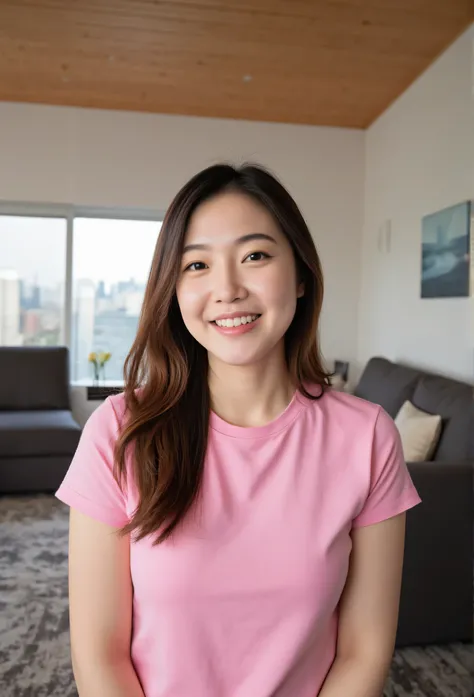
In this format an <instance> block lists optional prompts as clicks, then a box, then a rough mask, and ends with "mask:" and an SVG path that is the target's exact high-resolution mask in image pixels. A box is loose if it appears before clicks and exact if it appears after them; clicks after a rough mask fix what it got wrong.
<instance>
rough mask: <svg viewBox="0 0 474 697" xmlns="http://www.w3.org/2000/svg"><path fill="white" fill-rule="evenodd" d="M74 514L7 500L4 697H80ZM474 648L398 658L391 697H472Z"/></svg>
mask: <svg viewBox="0 0 474 697" xmlns="http://www.w3.org/2000/svg"><path fill="white" fill-rule="evenodd" d="M67 544H68V509H67V508H66V507H65V506H64V505H63V504H62V503H60V502H59V501H57V500H56V499H55V498H54V497H52V496H34V497H25V498H21V497H14V498H13V497H3V498H0V685H1V686H2V687H1V695H2V697H77V692H76V689H75V687H74V681H73V676H72V671H71V666H70V655H69V636H68V627H69V624H68V608H67ZM473 678H474V647H473V646H472V645H462V644H459V645H458V644H455V645H452V646H449V647H446V646H444V647H435V646H433V647H429V648H426V649H419V648H410V649H403V650H401V651H397V652H396V653H395V656H394V660H393V664H392V669H391V671H390V677H389V679H388V682H387V685H386V689H385V691H384V697H408V696H410V697H471V695H472V694H473Z"/></svg>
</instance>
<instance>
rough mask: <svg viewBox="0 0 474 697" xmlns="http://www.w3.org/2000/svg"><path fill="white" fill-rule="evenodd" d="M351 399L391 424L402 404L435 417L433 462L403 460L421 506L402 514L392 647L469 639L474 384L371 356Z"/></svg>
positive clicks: (473, 521) (473, 513)
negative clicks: (438, 426) (371, 406)
mask: <svg viewBox="0 0 474 697" xmlns="http://www.w3.org/2000/svg"><path fill="white" fill-rule="evenodd" d="M355 394H356V395H357V396H359V397H362V398H364V399H368V400H370V401H371V402H375V403H376V404H380V405H381V406H382V407H383V408H384V409H385V410H386V411H387V412H388V413H389V414H390V416H392V417H393V418H395V416H396V414H397V412H398V410H399V409H400V407H401V406H402V404H403V403H404V401H405V400H407V399H408V400H410V401H411V402H412V403H413V404H414V405H415V406H416V407H418V408H419V409H421V410H423V411H425V412H428V413H431V414H440V415H441V417H442V432H441V437H440V439H439V442H438V445H437V448H436V451H435V452H434V454H433V458H432V460H431V461H430V462H408V463H407V465H408V469H409V472H410V475H411V477H412V479H413V482H414V484H415V486H416V488H417V490H418V493H419V494H420V497H421V499H422V503H421V505H420V506H415V508H413V509H412V510H410V511H408V513H407V532H406V541H405V545H406V546H405V561H404V568H403V582H402V595H401V602H400V617H399V623H398V633H397V646H409V645H414V644H444V643H449V642H454V641H466V642H472V641H473V602H474V598H473V547H474V540H473V530H474V400H473V386H472V385H469V384H467V383H462V382H459V381H457V380H453V379H450V378H448V377H444V376H441V375H435V374H430V373H426V372H424V371H421V370H418V369H416V368H414V367H413V366H406V365H402V364H400V363H393V362H391V361H388V360H387V359H385V358H381V357H374V358H372V359H371V360H370V361H369V362H368V364H367V366H366V367H365V370H364V373H363V375H362V377H361V379H360V382H359V384H358V385H357V387H356V390H355Z"/></svg>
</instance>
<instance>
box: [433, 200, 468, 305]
mask: <svg viewBox="0 0 474 697" xmlns="http://www.w3.org/2000/svg"><path fill="white" fill-rule="evenodd" d="M470 217H471V204H470V202H469V201H466V202H465V203H460V204H457V205H456V206H451V207H450V208H445V209H443V210H441V211H438V212H437V213H433V214H431V215H427V216H425V217H424V218H423V220H422V268H421V297H422V298H460V297H466V296H468V295H469V285H470V284H469V276H470V262H469V258H470Z"/></svg>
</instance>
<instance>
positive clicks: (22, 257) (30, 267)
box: [0, 215, 160, 286]
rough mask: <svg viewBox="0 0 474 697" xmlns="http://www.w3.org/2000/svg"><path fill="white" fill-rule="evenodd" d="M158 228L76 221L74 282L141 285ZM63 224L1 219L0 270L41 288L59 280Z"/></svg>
mask: <svg viewBox="0 0 474 697" xmlns="http://www.w3.org/2000/svg"><path fill="white" fill-rule="evenodd" d="M159 228H160V223H157V222H151V221H130V220H102V219H93V218H76V219H75V221H74V233H75V234H74V254H73V259H74V276H75V278H90V279H92V280H94V281H96V282H97V281H100V280H103V281H105V282H106V284H107V285H110V284H111V283H116V282H117V281H123V280H128V279H129V278H135V280H136V281H139V282H145V281H146V279H147V276H148V271H149V268H150V264H151V259H152V256H153V251H154V248H155V244H156V239H157V236H158V232H159ZM65 257H66V221H65V220H62V219H55V218H21V217H16V216H4V215H0V269H1V268H13V269H15V270H16V271H18V273H19V275H20V278H23V279H25V280H26V281H27V282H28V283H32V282H33V281H34V280H35V278H36V279H37V281H38V283H39V284H40V285H43V286H55V285H56V284H57V283H59V282H61V281H63V280H64V269H65Z"/></svg>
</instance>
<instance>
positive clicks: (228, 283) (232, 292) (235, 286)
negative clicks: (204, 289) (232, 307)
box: [213, 267, 246, 304]
mask: <svg viewBox="0 0 474 697" xmlns="http://www.w3.org/2000/svg"><path fill="white" fill-rule="evenodd" d="M213 286H214V287H213V296H214V301H215V302H219V303H226V304H230V303H233V302H236V301H237V300H243V299H244V298H245V297H246V290H245V288H244V286H243V284H242V282H241V280H240V278H239V276H238V274H237V273H236V271H235V270H234V269H232V268H229V267H225V268H222V269H219V270H216V272H215V274H214V279H213Z"/></svg>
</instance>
